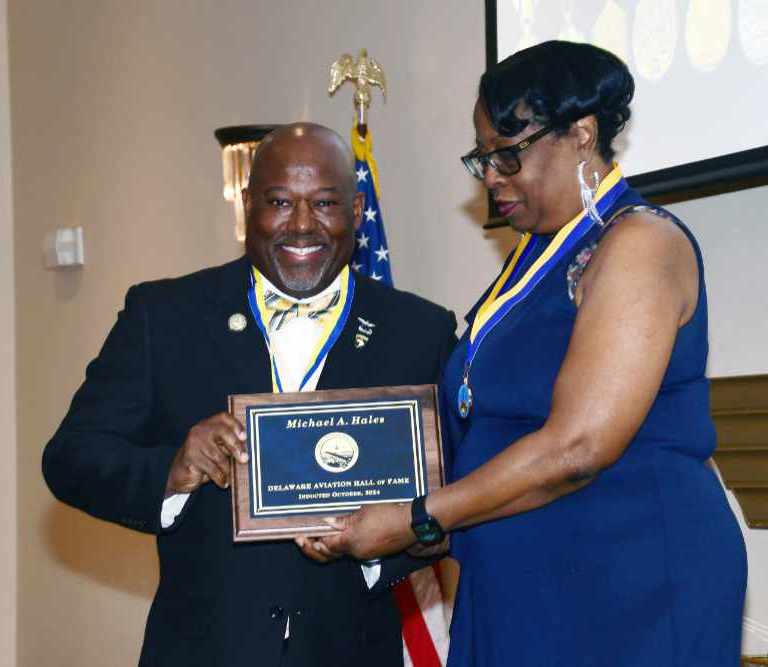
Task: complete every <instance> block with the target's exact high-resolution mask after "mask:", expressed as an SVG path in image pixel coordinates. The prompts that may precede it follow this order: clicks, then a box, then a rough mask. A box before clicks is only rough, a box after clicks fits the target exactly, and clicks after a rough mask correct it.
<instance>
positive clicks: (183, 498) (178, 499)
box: [160, 493, 189, 529]
mask: <svg viewBox="0 0 768 667" xmlns="http://www.w3.org/2000/svg"><path fill="white" fill-rule="evenodd" d="M188 498H189V494H188V493H174V494H173V495H172V496H168V497H167V498H166V499H165V500H164V501H163V507H162V509H161V510H160V525H161V526H162V527H163V529H165V528H170V527H171V526H172V525H173V524H174V523H176V517H178V516H179V514H181V510H183V509H184V505H186V504H187V499H188Z"/></svg>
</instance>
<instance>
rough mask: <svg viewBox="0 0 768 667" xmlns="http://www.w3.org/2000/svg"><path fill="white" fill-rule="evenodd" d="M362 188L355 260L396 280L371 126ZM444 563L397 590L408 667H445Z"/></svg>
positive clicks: (360, 152)
mask: <svg viewBox="0 0 768 667" xmlns="http://www.w3.org/2000/svg"><path fill="white" fill-rule="evenodd" d="M352 148H353V150H354V152H355V172H356V174H357V190H358V192H362V193H363V194H364V196H365V201H364V204H363V219H362V222H361V224H360V228H359V229H358V230H357V233H356V235H355V251H354V254H353V255H352V261H351V262H350V265H351V266H352V268H353V269H354V270H355V271H357V272H358V273H361V274H363V275H366V276H370V277H371V278H373V279H374V280H380V281H381V282H383V283H386V284H387V285H392V270H391V268H390V263H389V248H387V237H386V236H385V234H384V224H383V221H382V219H381V209H380V208H379V195H380V190H379V174H378V169H377V167H376V160H374V159H373V142H372V140H371V131H370V129H368V130H367V132H366V134H365V137H361V136H360V132H359V131H358V128H357V126H355V127H353V128H352ZM440 566H441V564H440V563H435V564H434V565H432V566H431V567H425V568H423V569H421V570H419V571H417V572H414V573H413V574H412V575H411V576H410V577H408V579H406V580H405V581H404V582H402V583H401V584H399V585H398V586H396V587H395V589H394V594H395V600H396V601H397V606H398V608H399V610H400V619H401V621H402V624H403V658H404V662H405V667H443V665H445V663H446V659H447V657H448V627H449V625H450V609H449V605H447V604H446V603H445V602H444V597H445V596H444V595H443V592H442V587H441V581H442V579H443V578H442V577H441V570H440Z"/></svg>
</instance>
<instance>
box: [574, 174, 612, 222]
mask: <svg viewBox="0 0 768 667" xmlns="http://www.w3.org/2000/svg"><path fill="white" fill-rule="evenodd" d="M586 164H587V161H586V160H582V161H581V162H579V165H578V167H576V177H577V178H578V179H579V193H580V194H581V205H582V206H583V207H584V210H585V211H586V212H587V215H589V217H590V218H592V220H593V221H594V222H596V223H597V224H598V225H601V226H602V225H604V224H605V222H604V221H603V219H602V218H601V217H600V213H599V212H598V210H597V207H596V206H595V193H596V192H597V188H598V186H599V185H600V176H599V175H598V173H597V172H596V171H593V172H592V181H593V183H594V186H593V187H590V186H589V185H588V184H587V181H586V180H585V178H584V167H585V165H586Z"/></svg>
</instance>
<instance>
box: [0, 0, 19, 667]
mask: <svg viewBox="0 0 768 667" xmlns="http://www.w3.org/2000/svg"><path fill="white" fill-rule="evenodd" d="M7 35H8V31H7V6H6V0H0V369H2V371H0V442H2V443H3V450H4V451H3V465H2V466H0V526H2V531H3V537H2V539H1V540H0V590H1V591H2V594H1V595H0V667H12V666H13V665H15V664H16V545H17V539H16V372H15V367H16V354H15V352H16V350H15V346H16V343H15V321H16V318H15V304H14V275H13V268H14V267H13V209H12V204H11V126H10V103H9V89H8V43H7Z"/></svg>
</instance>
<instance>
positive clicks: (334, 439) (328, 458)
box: [229, 385, 444, 542]
mask: <svg viewBox="0 0 768 667" xmlns="http://www.w3.org/2000/svg"><path fill="white" fill-rule="evenodd" d="M436 403H437V388H436V387H435V385H411V386H401V387H377V388H373V389H330V390H323V391H313V392H300V393H286V394H240V395H234V396H230V397H229V411H230V413H231V414H233V415H234V416H235V417H236V418H237V419H239V420H240V422H241V423H242V424H243V425H244V426H245V428H246V433H247V437H246V446H247V451H248V455H249V460H248V463H239V462H236V461H233V463H232V466H233V475H232V479H233V484H232V519H233V521H232V524H233V532H234V535H233V538H234V541H235V542H249V541H257V540H284V539H293V538H294V537H297V536H299V535H305V536H319V535H324V534H327V533H331V532H333V529H332V528H331V527H330V526H328V524H326V523H325V522H324V521H323V519H324V518H325V517H330V516H339V515H343V514H349V513H351V512H354V511H355V510H357V509H359V508H360V507H361V506H362V505H364V504H369V503H382V502H410V500H411V499H413V498H414V497H416V496H419V495H423V494H426V493H429V491H431V490H433V489H436V488H438V487H440V486H442V485H443V483H444V470H443V453H442V445H441V441H440V423H439V416H438V412H437V409H436Z"/></svg>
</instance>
